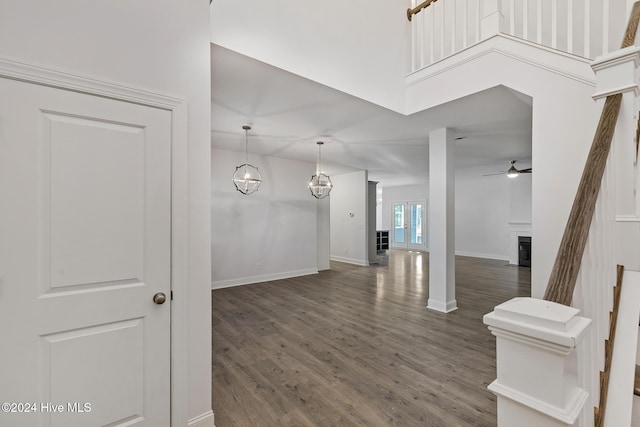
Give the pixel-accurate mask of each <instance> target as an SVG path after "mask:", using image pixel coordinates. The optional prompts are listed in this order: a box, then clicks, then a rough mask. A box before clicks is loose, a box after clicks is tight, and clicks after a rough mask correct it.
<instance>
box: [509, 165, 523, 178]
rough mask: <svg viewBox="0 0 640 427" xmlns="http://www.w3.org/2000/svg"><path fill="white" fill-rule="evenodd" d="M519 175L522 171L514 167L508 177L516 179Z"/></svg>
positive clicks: (510, 169)
mask: <svg viewBox="0 0 640 427" xmlns="http://www.w3.org/2000/svg"><path fill="white" fill-rule="evenodd" d="M518 175H520V171H519V170H518V169H516V168H515V167H514V166H513V165H512V166H511V167H510V168H509V170H508V171H507V176H508V177H509V178H516V177H517V176H518Z"/></svg>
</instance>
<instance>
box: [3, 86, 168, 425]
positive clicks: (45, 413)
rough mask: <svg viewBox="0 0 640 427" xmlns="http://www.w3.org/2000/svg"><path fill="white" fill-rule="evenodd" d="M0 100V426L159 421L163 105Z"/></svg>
mask: <svg viewBox="0 0 640 427" xmlns="http://www.w3.org/2000/svg"><path fill="white" fill-rule="evenodd" d="M0 99H1V100H2V102H0V203H1V205H0V328H1V329H2V335H1V336H2V344H0V384H2V390H3V393H4V394H3V395H2V396H0V400H2V402H6V403H5V404H3V408H2V412H0V425H2V426H12V427H19V426H30V427H31V426H55V427H58V426H60V427H69V426H83V427H90V426H115V425H127V426H149V427H162V426H168V425H169V420H170V364H169V363H170V266H171V259H170V258H171V239H170V237H171V112H170V111H167V110H162V109H155V108H151V107H146V106H141V105H137V104H135V103H129V102H123V101H118V100H114V99H108V98H105V97H98V96H92V95H87V94H82V93H77V92H73V91H67V90H61V89H55V88H52V87H47V86H42V85H36V84H31V83H26V82H21V81H17V80H10V79H1V78H0ZM163 297H164V299H165V300H166V302H165V303H163V304H161V302H162V299H163ZM7 404H9V405H11V406H7Z"/></svg>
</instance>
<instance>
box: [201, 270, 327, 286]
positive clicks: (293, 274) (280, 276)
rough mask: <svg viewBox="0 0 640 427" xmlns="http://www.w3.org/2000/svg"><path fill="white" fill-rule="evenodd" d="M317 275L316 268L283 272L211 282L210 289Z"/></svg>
mask: <svg viewBox="0 0 640 427" xmlns="http://www.w3.org/2000/svg"><path fill="white" fill-rule="evenodd" d="M309 274H318V269H317V268H308V269H304V270H293V271H283V272H280V273H273V274H263V275H260V276H251V277H238V278H236V279H229V280H218V281H213V282H211V289H222V288H230V287H232V286H241V285H250V284H252V283H260V282H268V281H270V280H280V279H289V278H291V277H299V276H308V275H309Z"/></svg>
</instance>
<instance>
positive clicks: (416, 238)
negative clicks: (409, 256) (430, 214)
mask: <svg viewBox="0 0 640 427" xmlns="http://www.w3.org/2000/svg"><path fill="white" fill-rule="evenodd" d="M392 218H393V219H392V221H393V224H392V239H391V243H392V244H391V245H392V247H394V248H402V249H426V244H425V243H426V240H425V239H426V232H425V231H426V228H425V203H424V202H397V203H394V204H393V213H392Z"/></svg>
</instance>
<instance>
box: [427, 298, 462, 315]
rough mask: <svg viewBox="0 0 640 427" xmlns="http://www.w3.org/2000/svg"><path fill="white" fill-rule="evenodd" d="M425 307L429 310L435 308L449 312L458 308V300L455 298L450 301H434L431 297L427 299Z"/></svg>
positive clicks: (442, 311)
mask: <svg viewBox="0 0 640 427" xmlns="http://www.w3.org/2000/svg"><path fill="white" fill-rule="evenodd" d="M427 308H429V309H431V310H436V311H439V312H441V313H451V312H452V311H454V310H457V309H458V302H457V301H456V300H451V301H447V302H444V301H436V300H433V299H431V298H429V299H428V300H427Z"/></svg>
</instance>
